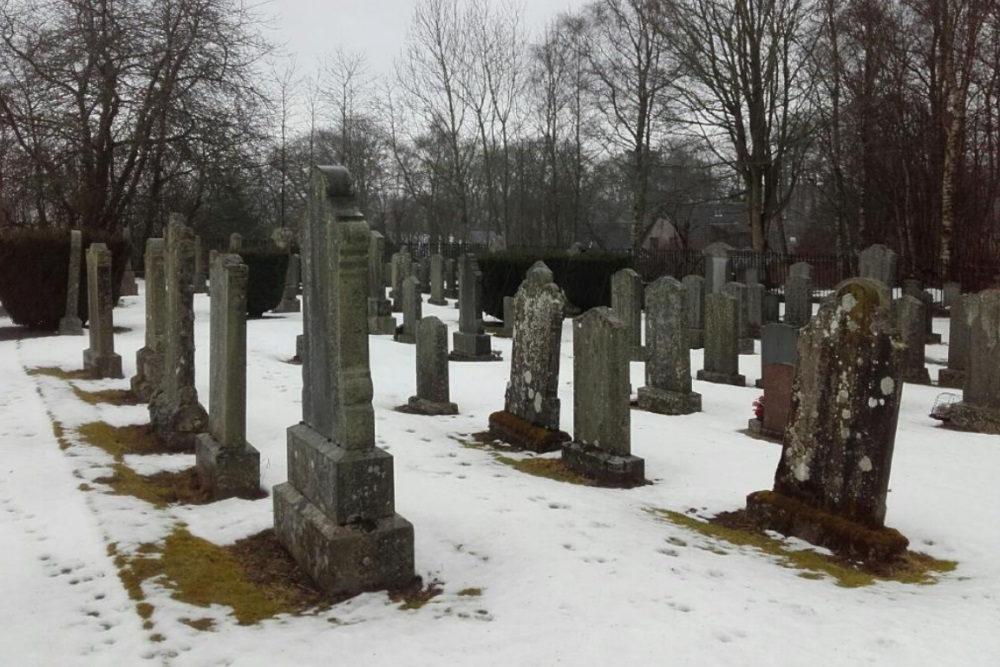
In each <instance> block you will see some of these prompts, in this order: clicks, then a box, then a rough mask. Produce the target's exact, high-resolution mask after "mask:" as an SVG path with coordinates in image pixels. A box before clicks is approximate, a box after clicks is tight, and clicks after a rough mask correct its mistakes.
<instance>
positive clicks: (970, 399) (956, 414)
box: [945, 288, 1000, 434]
mask: <svg viewBox="0 0 1000 667" xmlns="http://www.w3.org/2000/svg"><path fill="white" fill-rule="evenodd" d="M965 308H966V321H967V322H968V326H969V352H968V365H967V367H966V370H965V385H964V391H963V392H962V401H961V402H960V403H953V404H952V405H950V406H949V407H948V412H947V419H946V420H945V425H946V426H950V427H951V428H955V429H958V430H962V431H974V432H977V433H994V434H998V433H1000V289H995V288H994V289H987V290H983V291H982V292H979V293H978V294H974V295H969V296H967V297H966V301H965Z"/></svg>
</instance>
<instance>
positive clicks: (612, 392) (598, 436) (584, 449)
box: [562, 307, 645, 487]
mask: <svg viewBox="0 0 1000 667" xmlns="http://www.w3.org/2000/svg"><path fill="white" fill-rule="evenodd" d="M562 460H563V464H564V465H565V466H566V467H567V468H568V469H569V470H571V471H573V472H575V473H577V474H580V475H583V476H585V477H589V478H591V479H594V480H595V481H597V482H598V483H599V484H602V485H605V486H617V487H631V486H636V485H638V484H642V483H643V481H644V480H645V461H643V459H641V458H639V457H638V456H634V455H633V454H632V435H631V415H630V414H629V338H628V333H627V329H626V327H625V325H624V323H623V322H622V321H621V320H620V319H619V318H618V316H617V315H616V314H615V313H614V311H612V310H611V309H610V308H605V307H598V308H591V309H590V310H588V311H587V312H585V313H584V314H583V315H581V316H579V317H578V318H576V319H575V320H573V440H572V441H571V442H569V443H567V444H566V445H565V446H564V447H563V451H562Z"/></svg>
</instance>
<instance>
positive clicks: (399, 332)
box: [392, 320, 417, 345]
mask: <svg viewBox="0 0 1000 667" xmlns="http://www.w3.org/2000/svg"><path fill="white" fill-rule="evenodd" d="M394 321H395V320H394ZM392 339H393V340H394V341H396V342H397V343H406V344H407V345H416V344H417V334H415V333H406V332H405V331H403V327H402V326H399V327H396V330H395V331H394V332H393V334H392Z"/></svg>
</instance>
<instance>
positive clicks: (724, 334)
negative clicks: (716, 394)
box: [698, 294, 747, 387]
mask: <svg viewBox="0 0 1000 667" xmlns="http://www.w3.org/2000/svg"><path fill="white" fill-rule="evenodd" d="M738 318H739V302H738V301H737V300H736V299H734V298H733V297H731V296H728V295H726V294H708V295H706V296H705V367H704V368H703V369H702V370H700V371H698V379H699V380H704V381H706V382H716V383H719V384H732V385H736V386H737V387H743V386H746V382H747V379H746V377H745V376H743V375H740V355H739V330H738V327H739V321H738Z"/></svg>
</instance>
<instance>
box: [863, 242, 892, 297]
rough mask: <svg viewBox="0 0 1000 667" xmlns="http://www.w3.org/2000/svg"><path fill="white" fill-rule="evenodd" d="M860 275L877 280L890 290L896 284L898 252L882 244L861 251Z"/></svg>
mask: <svg viewBox="0 0 1000 667" xmlns="http://www.w3.org/2000/svg"><path fill="white" fill-rule="evenodd" d="M858 275H859V276H860V277H861V278H871V279H872V280H877V281H879V282H880V283H882V284H883V285H885V286H886V287H889V288H890V289H891V288H892V287H893V286H894V285H895V284H896V252H895V251H894V250H893V249H892V248H889V247H887V246H884V245H882V244H880V243H876V244H875V245H871V246H868V247H867V248H865V249H864V250H862V251H861V257H860V259H859V260H858Z"/></svg>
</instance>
